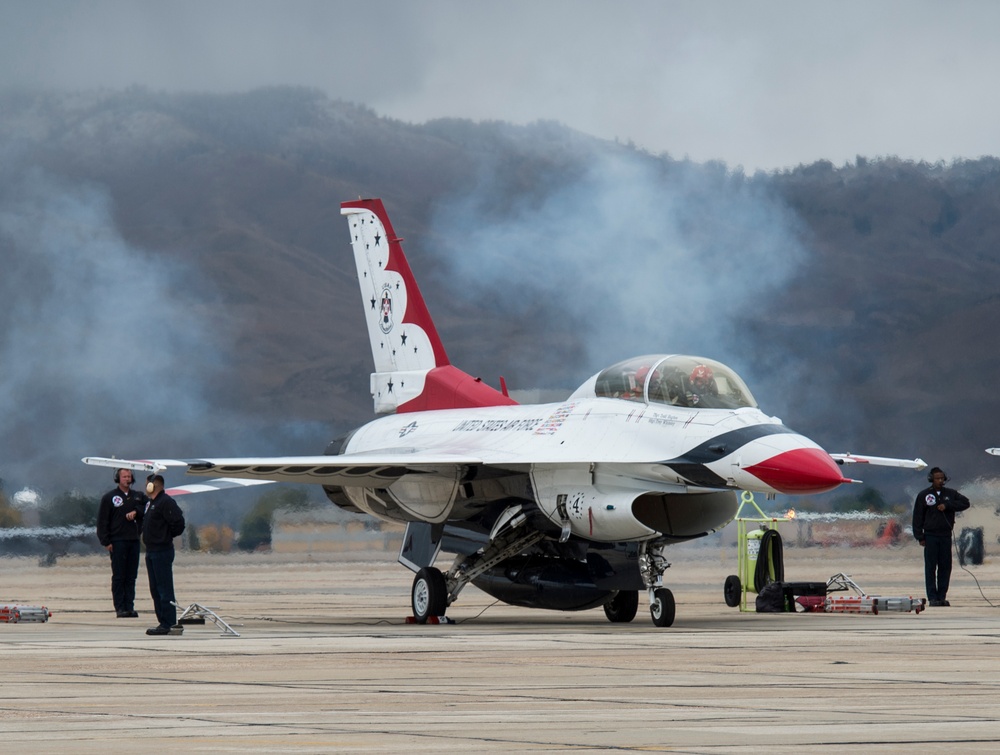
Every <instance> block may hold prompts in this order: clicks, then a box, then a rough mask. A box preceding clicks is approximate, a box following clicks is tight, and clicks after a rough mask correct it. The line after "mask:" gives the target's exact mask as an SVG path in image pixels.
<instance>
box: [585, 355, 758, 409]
mask: <svg viewBox="0 0 1000 755" xmlns="http://www.w3.org/2000/svg"><path fill="white" fill-rule="evenodd" d="M592 380H594V378H592ZM594 394H595V395H596V396H597V397H598V398H601V397H603V398H620V399H625V400H628V401H639V402H643V403H652V404H670V405H672V406H688V407H696V408H702V409H739V408H740V407H756V406H757V402H756V401H754V398H753V396H752V395H751V394H750V389H749V388H747V386H746V383H744V382H743V380H741V379H740V376H739V375H737V374H736V373H735V372H733V371H732V370H731V369H729V368H728V367H726V366H725V365H724V364H722V363H720V362H716V361H715V360H713V359H705V358H703V357H694V356H683V355H680V354H673V355H669V356H668V355H664V354H659V355H652V356H644V357H635V358H634V359H629V360H627V361H624V362H619V363H618V364H616V365H614V366H612V367H608V369H606V370H604V371H603V372H601V373H599V374H598V375H597V377H596V382H595V384H594Z"/></svg>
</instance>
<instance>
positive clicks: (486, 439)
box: [84, 199, 924, 627]
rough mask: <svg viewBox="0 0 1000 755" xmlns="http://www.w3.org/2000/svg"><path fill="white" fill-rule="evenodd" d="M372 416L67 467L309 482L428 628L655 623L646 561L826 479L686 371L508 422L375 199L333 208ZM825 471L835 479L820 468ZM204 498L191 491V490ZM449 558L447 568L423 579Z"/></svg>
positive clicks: (780, 433)
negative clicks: (356, 304) (453, 343)
mask: <svg viewBox="0 0 1000 755" xmlns="http://www.w3.org/2000/svg"><path fill="white" fill-rule="evenodd" d="M341 213H342V214H343V215H345V216H346V218H347V221H348V224H349V226H350V236H351V246H352V247H353V250H354V259H355V262H356V264H357V270H358V280H359V283H360V285H361V293H362V298H363V301H364V307H365V311H366V312H367V322H368V333H369V335H370V338H371V347H372V355H373V357H374V360H375V372H374V373H373V374H372V376H371V393H372V396H373V398H374V401H375V412H376V413H377V414H379V415H383V416H381V417H380V418H378V419H375V420H374V421H372V422H370V423H368V424H366V425H364V426H363V427H360V428H358V429H357V430H355V431H354V432H352V433H350V434H349V435H347V436H345V437H343V438H341V439H339V440H337V441H334V442H333V443H332V444H331V445H330V447H329V448H328V449H327V455H324V456H310V457H284V458H234V459H183V460H174V459H153V460H145V461H136V462H123V461H122V460H121V459H103V458H87V459H84V461H85V462H87V463H92V464H99V465H104V466H118V467H122V466H128V465H129V464H130V463H131V464H133V465H134V468H136V469H146V470H149V471H163V470H166V469H168V468H170V467H177V466H180V467H185V468H186V471H187V473H188V474H191V475H200V476H209V477H211V476H214V475H218V476H220V477H221V478H222V480H223V482H222V483H221V484H220V485H227V486H229V485H232V484H234V483H235V482H238V481H239V480H248V481H251V480H252V481H279V482H280V481H284V482H295V483H314V484H317V485H322V486H323V489H324V491H325V492H326V495H327V496H328V497H329V499H330V500H331V501H332V502H333V503H335V504H336V505H338V506H340V507H342V508H344V509H347V510H348V511H352V512H364V513H366V514H370V515H372V516H374V517H377V518H379V519H384V520H388V521H393V522H402V523H405V525H406V531H405V534H404V539H403V547H402V549H401V552H400V555H399V561H400V562H401V563H402V564H404V565H405V566H407V567H408V568H409V569H411V570H412V571H413V572H415V577H414V579H413V586H412V594H411V598H412V607H413V614H414V617H415V618H416V620H417V621H418V622H420V623H425V622H426V621H427V620H428V619H430V618H431V617H443V616H444V615H445V612H446V610H447V609H448V607H449V606H450V605H451V604H452V603H454V602H455V600H456V599H457V598H458V596H459V594H460V593H461V591H462V589H463V588H464V587H465V586H466V585H468V584H469V583H472V584H474V585H476V586H477V587H478V588H480V589H481V590H483V591H485V592H486V593H488V594H490V595H491V596H493V597H495V598H498V599H499V600H502V601H504V602H506V603H510V604H512V605H517V606H525V607H531V608H548V609H555V610H562V611H580V610H585V609H589V608H596V607H598V606H603V607H604V611H605V613H606V615H607V617H608V619H610V620H611V621H613V622H625V621H631V620H632V619H633V618H634V617H635V615H636V612H637V610H638V604H639V595H640V593H645V594H646V595H648V598H649V610H650V614H651V616H652V620H653V623H654V624H655V625H656V626H659V627H667V626H670V625H671V624H672V623H673V620H674V613H675V605H674V597H673V595H672V593H671V591H670V590H669V589H668V588H667V587H665V586H664V582H663V574H664V572H665V570H666V569H667V568H668V567H669V563H668V562H667V558H666V548H667V546H669V545H670V544H671V543H679V542H684V541H687V540H693V539H695V538H699V537H704V536H705V535H708V534H710V533H712V532H715V531H716V530H718V529H720V528H721V527H723V526H725V525H726V524H727V523H729V522H730V521H731V520H732V519H733V517H734V515H735V513H736V510H737V507H738V495H737V493H738V492H739V491H742V490H747V491H753V492H758V493H763V494H775V493H793V494H808V493H823V492H826V491H828V490H832V489H834V488H836V487H837V486H838V485H841V484H842V483H845V482H851V480H849V479H847V478H845V477H844V476H843V475H842V474H841V465H842V464H846V463H870V464H885V465H891V466H898V467H910V468H915V469H920V468H922V467H923V466H924V464H923V462H922V461H920V460H919V459H915V460H912V461H909V460H903V459H887V458H880V457H870V456H856V455H851V454H837V455H831V454H828V453H827V452H826V451H824V450H823V449H822V448H821V447H820V446H818V445H817V444H816V443H814V442H813V441H812V440H810V439H809V438H806V437H804V436H802V435H799V434H798V433H796V432H794V431H793V430H791V429H789V428H787V427H785V426H784V425H783V424H782V423H781V421H780V420H778V419H776V418H774V417H769V416H768V415H767V414H765V413H763V412H762V411H761V410H760V409H758V408H757V404H756V402H755V401H754V398H753V396H752V395H751V393H750V390H749V389H748V388H747V386H746V384H745V383H744V382H743V380H741V379H740V377H739V376H738V375H737V374H736V373H735V372H733V370H731V369H729V368H728V367H726V366H725V365H723V364H720V363H719V362H717V361H715V360H712V359H706V358H704V357H697V356H684V355H680V354H649V355H646V356H640V357H636V358H634V359H629V360H627V361H624V362H620V363H618V364H615V365H612V366H610V367H608V368H607V369H605V370H602V371H601V372H599V373H598V374H596V375H594V376H593V377H591V378H590V379H589V380H587V381H586V382H585V383H584V384H583V385H581V386H580V387H579V388H578V389H577V390H576V391H575V392H574V393H573V394H572V395H571V396H570V397H569V398H568V399H566V400H565V401H561V402H558V403H555V404H541V405H538V404H536V405H520V404H518V403H517V402H515V401H514V400H512V399H511V398H510V396H509V395H508V394H507V391H506V388H504V389H503V390H502V391H498V390H496V389H494V388H492V387H490V386H488V385H486V384H485V383H484V382H482V381H481V380H480V379H479V378H474V377H472V376H471V375H468V374H466V373H465V372H462V371H461V370H459V369H457V368H456V367H454V366H452V365H451V363H450V362H449V360H448V356H447V354H446V353H445V349H444V346H443V344H442V343H441V339H440V338H439V337H438V333H437V330H436V329H435V327H434V323H433V322H432V321H431V317H430V314H429V313H428V310H427V307H426V305H425V303H424V300H423V297H422V296H421V294H420V291H419V289H418V288H417V285H416V283H415V281H414V278H413V275H412V273H411V272H410V267H409V265H408V263H407V261H406V258H405V257H404V256H403V249H402V246H401V245H400V242H399V239H398V238H397V237H396V233H395V231H393V228H392V225H391V224H390V222H389V218H388V215H387V214H386V211H385V208H384V207H383V205H382V201H381V200H379V199H365V200H358V201H352V202H345V203H344V204H343V205H342V207H341ZM838 462H839V463H838ZM211 486H212V483H211V482H209V483H205V487H211ZM441 552H445V553H450V554H454V555H455V558H454V561H453V563H452V564H451V566H450V568H447V569H446V570H444V571H442V570H441V569H439V568H438V567H437V566H435V564H436V563H437V560H438V556H439V555H440V553H441Z"/></svg>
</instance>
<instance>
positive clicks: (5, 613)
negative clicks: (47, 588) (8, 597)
mask: <svg viewBox="0 0 1000 755" xmlns="http://www.w3.org/2000/svg"><path fill="white" fill-rule="evenodd" d="M50 616H52V612H51V611H50V610H49V609H48V608H46V607H45V606H13V605H0V622H3V623H5V624H17V623H19V622H21V623H44V622H46V621H48V620H49V617H50Z"/></svg>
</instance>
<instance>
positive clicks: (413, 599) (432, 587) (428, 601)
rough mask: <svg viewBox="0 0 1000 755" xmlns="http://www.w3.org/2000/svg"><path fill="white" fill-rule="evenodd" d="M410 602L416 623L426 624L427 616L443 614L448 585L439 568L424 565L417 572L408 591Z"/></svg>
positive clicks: (446, 601)
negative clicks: (411, 587)
mask: <svg viewBox="0 0 1000 755" xmlns="http://www.w3.org/2000/svg"><path fill="white" fill-rule="evenodd" d="M410 604H411V605H412V606H413V618H414V619H416V620H417V623H418V624H426V623H427V618H428V617H429V616H444V612H445V609H447V608H448V585H447V584H446V583H445V581H444V574H442V573H441V570H440V569H435V568H434V567H433V566H425V567H424V568H423V569H421V570H420V571H418V572H417V576H415V577H414V578H413V589H412V590H411V591H410Z"/></svg>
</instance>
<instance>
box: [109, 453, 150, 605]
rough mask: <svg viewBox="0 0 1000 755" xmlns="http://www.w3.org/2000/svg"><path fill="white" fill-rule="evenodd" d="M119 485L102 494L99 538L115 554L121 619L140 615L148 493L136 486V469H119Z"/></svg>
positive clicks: (113, 571)
mask: <svg viewBox="0 0 1000 755" xmlns="http://www.w3.org/2000/svg"><path fill="white" fill-rule="evenodd" d="M115 482H116V483H118V485H117V487H115V488H113V489H112V490H110V491H108V492H107V493H105V494H104V497H103V498H101V506H100V508H99V509H98V510H97V539H98V540H99V541H100V542H101V545H103V546H104V547H105V548H106V549H107V551H108V554H109V555H110V556H111V599H112V600H113V601H114V603H115V613H116V614H117V615H118V618H119V619H127V618H132V617H135V616H138V615H139V614H138V613H136V611H135V578H136V575H137V574H138V573H139V533H140V532H141V531H142V513H143V510H144V509H145V507H146V496H144V495H143V494H142V493H140V492H138V491H136V490H132V470H131V469H116V470H115Z"/></svg>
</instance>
